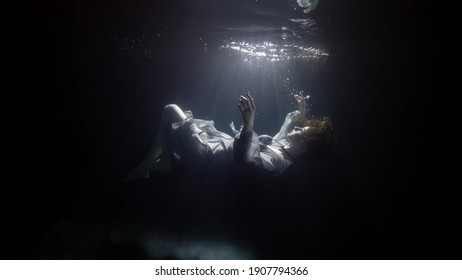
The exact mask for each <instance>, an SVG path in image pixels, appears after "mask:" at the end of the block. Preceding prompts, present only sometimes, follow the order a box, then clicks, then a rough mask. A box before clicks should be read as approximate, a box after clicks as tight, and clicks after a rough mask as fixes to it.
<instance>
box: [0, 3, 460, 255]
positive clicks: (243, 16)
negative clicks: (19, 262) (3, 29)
mask: <svg viewBox="0 0 462 280" xmlns="http://www.w3.org/2000/svg"><path fill="white" fill-rule="evenodd" d="M165 2H168V1H164V2H160V1H117V2H116V3H114V2H113V1H96V2H95V1H93V2H92V1H67V2H60V3H48V4H36V3H35V4H32V5H25V6H23V7H16V6H15V7H11V8H10V9H7V12H5V13H6V17H5V18H6V19H7V20H8V25H7V26H8V32H7V36H8V37H7V39H8V40H6V42H7V43H5V46H6V47H7V51H6V52H5V53H6V54H7V59H6V66H7V68H8V69H9V71H8V73H7V74H6V76H5V77H6V81H7V86H8V93H7V94H6V98H7V99H6V102H5V103H4V106H5V107H8V109H9V110H6V112H7V114H5V117H4V119H5V120H6V122H7V123H9V124H10V125H7V126H6V127H7V128H8V130H7V131H8V133H6V136H5V137H7V139H8V140H10V141H8V143H9V145H8V146H7V147H5V149H6V154H7V155H8V157H7V159H8V163H9V164H8V167H7V168H6V174H5V176H4V177H3V180H2V198H1V201H2V206H4V210H3V213H4V214H5V218H4V219H3V227H2V228H3V234H4V235H5V237H4V238H3V239H4V245H3V246H2V253H3V254H2V257H3V258H5V259H171V258H175V259H453V258H459V259H460V249H461V242H460V237H459V236H460V235H461V234H460V230H457V229H456V224H455V223H454V221H456V220H457V219H459V220H460V206H458V204H457V203H456V196H455V195H454V194H455V191H454V189H451V188H449V185H448V184H445V183H444V181H443V179H441V178H442V176H441V175H443V174H441V173H439V171H437V168H436V167H437V166H438V162H440V160H441V156H440V155H439V153H438V151H439V148H440V145H438V144H440V139H439V137H438V135H435V134H434V133H429V130H428V127H429V126H433V125H435V121H434V118H433V117H434V116H435V115H438V112H439V105H440V103H439V101H440V99H439V98H438V96H435V94H434V92H436V90H437V89H439V88H438V87H439V85H438V83H437V80H438V77H439V74H440V73H435V68H436V66H439V65H440V61H439V58H438V56H437V55H436V54H437V53H439V51H440V49H439V47H438V44H437V43H435V42H437V31H438V28H437V27H436V26H435V25H434V24H433V23H432V21H430V20H429V19H428V13H427V12H428V9H429V8H428V7H429V6H428V5H423V4H424V3H421V2H418V1H405V2H400V3H390V1H359V0H357V1H336V0H324V1H323V0H321V1H320V3H319V5H318V7H317V9H316V10H315V11H313V12H311V13H309V14H305V13H303V11H302V10H301V8H300V7H299V6H298V5H297V3H296V1H289V0H287V1H276V0H273V1H264V0H258V1H244V0H239V1H212V0H202V1H175V2H171V3H165ZM436 69H441V68H436ZM248 90H250V91H251V92H252V93H253V94H254V97H255V99H256V102H257V110H258V115H257V120H256V131H257V132H258V133H267V134H274V133H275V132H277V130H278V128H279V126H280V124H281V123H282V118H283V117H284V116H285V114H286V113H287V112H289V111H290V110H293V109H294V104H293V102H292V99H291V98H292V97H291V94H293V93H296V92H300V91H303V92H304V94H309V95H310V104H311V107H310V108H311V110H312V113H313V114H314V115H317V116H322V115H329V116H330V117H331V118H332V120H333V122H334V125H335V129H336V132H337V136H338V146H337V147H336V150H335V151H334V153H333V154H332V155H331V157H329V158H328V159H325V160H321V161H319V162H302V163H298V164H296V165H294V166H293V167H291V168H290V169H289V170H287V172H286V173H284V174H283V175H281V176H280V177H277V178H267V177H265V176H256V175H253V174H247V173H243V172H242V171H239V172H238V171H235V170H228V169H225V170H190V169H188V168H184V167H183V166H176V168H177V172H176V173H175V174H172V175H166V174H153V175H152V176H151V178H149V179H148V180H144V181H138V182H134V183H129V184H127V183H124V182H122V179H123V177H124V176H125V174H126V173H127V172H128V171H130V170H131V169H132V168H133V167H134V166H136V164H137V163H138V162H139V161H140V160H141V159H142V157H143V156H144V154H145V153H146V152H147V150H148V148H149V145H150V144H151V141H152V139H153V138H154V135H155V131H156V129H157V127H158V122H159V121H160V114H161V109H162V108H163V106H164V105H166V104H169V103H176V104H178V105H180V106H181V107H182V108H184V109H190V110H192V111H193V113H194V114H195V116H196V117H199V118H204V119H213V120H215V122H216V125H217V128H218V129H220V130H223V131H225V132H230V131H229V128H228V124H229V122H231V121H234V122H235V123H236V124H240V115H239V112H238V110H237V108H236V101H237V98H238V96H239V95H240V94H242V93H244V92H246V91H248ZM10 108H11V109H10ZM437 147H438V149H436V148H437ZM437 179H438V180H437Z"/></svg>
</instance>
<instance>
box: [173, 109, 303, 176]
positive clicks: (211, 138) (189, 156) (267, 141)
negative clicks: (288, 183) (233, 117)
mask: <svg viewBox="0 0 462 280" xmlns="http://www.w3.org/2000/svg"><path fill="white" fill-rule="evenodd" d="M298 113H299V112H298V111H295V112H291V113H289V114H287V116H286V118H285V121H284V124H283V125H282V127H281V129H280V130H279V132H278V133H277V134H276V135H275V136H274V137H271V136H269V135H261V136H258V135H257V133H255V132H254V131H251V132H248V133H245V134H244V133H241V132H240V131H238V130H236V129H235V128H234V125H233V123H231V129H232V131H233V133H234V134H235V136H234V137H233V136H231V135H229V134H226V133H224V132H221V131H218V130H217V129H216V128H215V122H214V121H213V120H202V119H195V118H193V115H192V112H191V111H185V114H186V116H187V117H188V118H187V119H185V120H184V121H183V122H178V123H174V124H172V127H171V129H170V131H169V132H168V138H167V140H168V141H167V144H168V147H169V149H170V151H171V153H172V156H173V158H174V159H176V160H179V161H180V162H182V163H184V164H187V165H193V166H215V167H218V166H229V165H232V166H235V167H237V168H244V169H248V170H252V171H256V172H262V173H267V174H270V175H279V174H281V173H282V172H283V171H284V170H286V168H287V167H289V166H290V165H291V164H292V163H293V160H287V159H286V158H288V157H289V158H290V155H289V156H286V157H284V156H283V153H287V152H286V151H285V150H284V146H285V145H286V144H287V139H286V137H287V133H288V132H289V131H291V130H292V129H293V126H294V125H293V122H292V117H293V116H294V115H296V114H298Z"/></svg>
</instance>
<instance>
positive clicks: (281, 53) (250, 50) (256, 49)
mask: <svg viewBox="0 0 462 280" xmlns="http://www.w3.org/2000/svg"><path fill="white" fill-rule="evenodd" d="M220 49H224V50H232V51H235V52H237V53H239V54H242V56H243V59H244V61H246V62H252V61H254V60H267V61H272V62H278V61H288V60H293V59H302V60H306V61H313V60H319V59H320V58H322V57H325V56H328V55H329V54H328V53H327V52H326V51H324V50H322V49H318V48H315V47H308V46H303V45H300V44H297V43H287V44H286V43H284V44H281V43H273V42H261V43H250V42H245V41H240V42H236V41H225V42H224V44H223V45H222V46H220Z"/></svg>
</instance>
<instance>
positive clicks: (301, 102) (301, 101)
mask: <svg viewBox="0 0 462 280" xmlns="http://www.w3.org/2000/svg"><path fill="white" fill-rule="evenodd" d="M294 98H295V101H297V105H298V111H300V115H301V116H303V117H305V115H306V99H308V98H309V96H307V97H305V96H303V94H297V93H296V94H294Z"/></svg>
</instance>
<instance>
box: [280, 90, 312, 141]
mask: <svg viewBox="0 0 462 280" xmlns="http://www.w3.org/2000/svg"><path fill="white" fill-rule="evenodd" d="M294 99H295V101H296V102H297V108H298V110H295V111H293V112H290V113H288V114H287V115H286V118H285V120H284V123H283V124H282V126H281V129H279V132H278V133H277V134H276V135H275V136H274V137H273V139H275V140H277V141H281V140H282V139H284V138H286V136H287V133H289V132H290V131H291V130H292V129H293V128H294V124H293V122H292V118H293V117H295V116H299V115H300V116H305V114H306V98H305V97H304V96H303V95H301V94H294Z"/></svg>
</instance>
